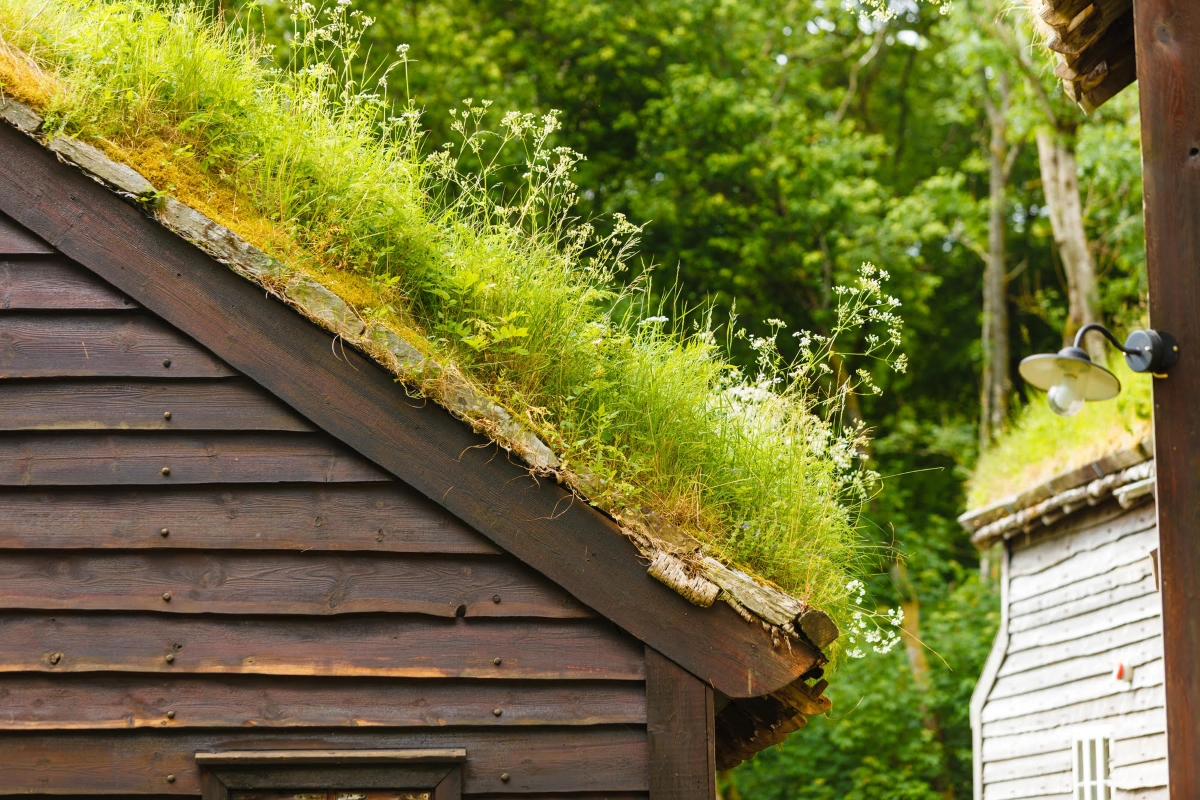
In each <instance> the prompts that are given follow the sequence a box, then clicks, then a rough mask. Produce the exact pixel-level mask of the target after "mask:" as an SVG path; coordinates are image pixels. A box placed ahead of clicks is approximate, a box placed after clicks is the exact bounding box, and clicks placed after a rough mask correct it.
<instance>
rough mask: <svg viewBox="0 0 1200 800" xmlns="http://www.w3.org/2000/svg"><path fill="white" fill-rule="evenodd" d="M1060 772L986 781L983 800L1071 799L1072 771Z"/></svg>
mask: <svg viewBox="0 0 1200 800" xmlns="http://www.w3.org/2000/svg"><path fill="white" fill-rule="evenodd" d="M1069 769H1070V768H1069V766H1068V771H1067V772H1060V773H1058V774H1057V775H1039V776H1038V777H1036V778H1018V779H1017V780H1014V781H1003V782H1001V783H985V784H984V785H983V800H1025V798H1030V797H1036V798H1039V800H1042V799H1043V798H1055V800H1057V798H1060V797H1061V798H1062V800H1070V797H1071V773H1070V771H1069Z"/></svg>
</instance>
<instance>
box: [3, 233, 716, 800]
mask: <svg viewBox="0 0 1200 800" xmlns="http://www.w3.org/2000/svg"><path fill="white" fill-rule="evenodd" d="M645 676H646V658H645V653H644V650H643V647H642V645H641V644H640V643H638V642H637V641H636V640H635V639H633V638H632V637H630V636H628V635H626V634H625V633H623V632H621V631H620V630H618V629H617V628H615V627H614V626H613V625H612V624H611V623H610V622H608V621H607V620H605V619H603V618H600V617H598V616H596V615H595V614H594V613H593V612H591V611H590V610H589V609H587V608H585V607H584V606H582V605H581V604H579V603H578V602H577V601H575V600H574V599H573V598H572V597H570V596H569V595H567V594H566V593H565V592H564V591H563V590H562V589H560V588H559V587H557V586H556V585H554V584H553V583H551V582H550V581H547V580H545V579H544V578H542V577H541V576H539V575H537V574H536V573H534V572H533V571H531V570H530V569H528V568H526V567H525V566H523V565H522V564H520V563H519V562H518V561H516V560H515V559H513V558H512V557H510V556H508V555H506V554H504V553H502V552H501V551H499V550H498V549H497V548H496V547H495V545H493V544H491V543H490V542H489V541H488V540H487V539H485V538H483V537H482V536H480V535H479V534H477V533H476V532H475V531H473V530H471V529H469V528H468V527H466V526H465V525H464V524H463V523H461V522H459V521H458V520H456V519H455V518H453V517H451V516H449V515H448V514H447V513H445V512H444V511H443V510H442V509H440V508H439V507H438V506H436V505H435V504H433V503H431V502H429V501H428V500H425V499H424V498H422V497H421V496H419V495H418V494H417V493H416V492H414V491H412V490H410V489H408V488H407V487H406V486H404V485H403V484H401V483H399V482H397V481H395V480H393V479H391V478H390V476H389V475H388V474H387V473H385V472H384V471H382V470H381V469H379V468H377V467H376V466H374V465H373V464H371V463H370V462H368V461H366V460H364V459H363V458H361V457H360V456H358V455H357V454H356V453H354V452H352V451H350V450H348V449H347V448H345V447H344V446H341V445H339V444H338V443H337V442H336V441H334V440H333V439H332V438H330V437H329V436H327V435H325V434H323V433H322V432H320V431H317V430H315V429H314V427H313V426H312V425H310V424H309V423H308V422H307V421H306V420H304V419H303V418H301V417H299V416H298V415H296V414H295V413H293V412H292V411H290V410H289V409H288V408H287V407H285V406H284V405H282V404H281V403H279V402H277V401H276V400H275V399H273V398H272V397H271V396H269V395H267V394H266V393H265V392H263V391H262V390H261V389H260V388H258V387H257V386H255V385H254V384H253V383H251V382H250V381H248V380H246V379H245V378H243V377H241V376H239V375H238V374H237V373H236V372H235V371H234V370H232V369H231V368H230V367H228V366H227V365H226V364H224V363H222V362H221V361H220V360H219V359H217V358H216V357H214V356H213V355H212V354H210V353H209V352H207V351H206V350H204V349H203V348H202V347H199V346H198V345H197V344H195V343H194V342H192V341H190V340H189V339H188V338H187V337H185V336H183V335H182V334H180V333H179V332H178V331H176V330H175V329H173V328H171V327H170V326H169V325H167V324H165V323H164V322H162V321H161V320H159V319H157V318H155V317H154V316H153V315H151V314H149V313H146V312H145V311H144V310H142V309H139V308H138V307H137V306H136V304H134V303H133V302H131V301H130V300H129V299H128V298H125V297H123V296H121V295H120V294H119V293H118V292H116V291H115V290H113V289H112V288H111V287H109V286H107V285H106V284H104V283H103V282H101V281H100V280H98V279H97V278H96V277H95V276H94V275H92V274H91V273H90V272H88V271H87V270H86V269H84V268H83V267H81V266H79V265H77V264H73V263H71V262H69V261H68V260H66V259H65V258H63V257H62V256H60V255H58V254H56V253H55V252H54V251H53V249H52V248H50V247H49V246H47V245H46V244H45V243H43V242H42V241H40V240H38V239H37V238H36V237H33V236H32V235H31V234H29V233H28V232H26V231H24V230H22V229H20V228H18V227H17V226H16V225H15V223H13V222H12V221H11V220H8V219H7V218H5V217H0V795H6V794H7V795H21V794H50V795H110V796H112V795H119V796H133V795H139V794H140V795H148V796H151V795H159V796H164V795H197V794H199V792H200V776H199V772H198V770H197V768H196V766H195V762H194V755H195V753H196V752H198V751H213V750H246V749H266V748H279V749H283V748H305V747H330V748H340V749H347V748H451V747H463V748H466V750H467V753H468V759H467V762H466V764H465V765H464V769H463V792H464V793H465V794H481V793H486V794H490V795H520V794H523V793H530V792H538V793H551V795H553V796H559V795H563V794H570V793H578V792H589V793H593V795H578V797H580V798H583V797H590V796H595V797H597V798H598V797H601V796H603V797H622V796H627V797H633V796H645V793H646V792H647V790H648V787H649V785H650V780H651V779H650V776H649V769H648V765H647V760H648V753H649V745H648V741H647V731H646V718H647V713H646V687H645ZM693 680H694V679H693ZM348 788H352V787H348ZM551 795H544V796H551Z"/></svg>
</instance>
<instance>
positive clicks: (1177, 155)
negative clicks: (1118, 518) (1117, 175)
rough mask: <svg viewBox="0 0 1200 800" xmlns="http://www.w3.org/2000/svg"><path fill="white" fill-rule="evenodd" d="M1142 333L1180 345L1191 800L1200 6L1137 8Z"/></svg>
mask: <svg viewBox="0 0 1200 800" xmlns="http://www.w3.org/2000/svg"><path fill="white" fill-rule="evenodd" d="M1134 27H1135V41H1136V46H1137V73H1138V83H1139V89H1140V95H1141V120H1142V170H1143V174H1144V180H1145V220H1146V268H1147V273H1148V277H1149V284H1150V324H1151V326H1152V327H1154V328H1156V329H1158V330H1165V331H1168V332H1170V333H1171V334H1173V335H1174V336H1175V337H1176V339H1178V341H1179V349H1180V352H1179V362H1178V363H1177V364H1176V365H1175V366H1174V367H1172V368H1171V373H1170V376H1169V377H1167V378H1165V379H1155V381H1154V441H1155V457H1156V459H1157V471H1158V535H1159V556H1160V565H1161V577H1162V604H1163V651H1164V656H1165V671H1166V692H1167V752H1168V767H1169V770H1170V792H1171V798H1172V800H1194V798H1197V797H1200V667H1198V666H1197V665H1200V580H1198V578H1200V413H1198V412H1197V404H1198V403H1200V3H1197V2H1196V0H1136V2H1135V3H1134Z"/></svg>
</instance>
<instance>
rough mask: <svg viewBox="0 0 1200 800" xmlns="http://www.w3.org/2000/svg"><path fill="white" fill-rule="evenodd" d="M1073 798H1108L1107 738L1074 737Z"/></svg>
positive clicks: (1085, 799) (1077, 799)
mask: <svg viewBox="0 0 1200 800" xmlns="http://www.w3.org/2000/svg"><path fill="white" fill-rule="evenodd" d="M1073 756H1074V757H1073V758H1072V762H1073V767H1072V769H1073V772H1074V778H1075V780H1074V783H1075V792H1074V793H1073V794H1072V797H1074V798H1075V800H1110V798H1111V797H1112V787H1111V786H1110V784H1109V780H1108V739H1076V740H1075V749H1074V753H1073Z"/></svg>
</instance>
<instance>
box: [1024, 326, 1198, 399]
mask: <svg viewBox="0 0 1200 800" xmlns="http://www.w3.org/2000/svg"><path fill="white" fill-rule="evenodd" d="M1088 331H1099V332H1100V333H1102V334H1104V337H1105V338H1106V339H1108V340H1109V341H1110V342H1112V343H1113V347H1115V348H1117V349H1118V350H1120V351H1121V352H1122V353H1124V354H1125V363H1126V364H1128V365H1129V368H1130V369H1131V370H1133V371H1134V372H1149V373H1151V374H1152V375H1154V376H1155V377H1157V378H1163V377H1166V371H1167V370H1168V369H1170V368H1171V365H1172V364H1174V363H1175V362H1176V361H1178V360H1179V345H1177V344H1176V343H1175V337H1173V336H1172V335H1171V334H1169V333H1166V332H1160V331H1133V332H1132V333H1130V334H1129V338H1127V339H1126V340H1125V345H1124V346H1122V345H1121V343H1120V342H1118V341H1117V337H1115V336H1113V335H1112V333H1111V332H1110V331H1109V330H1108V328H1106V327H1104V326H1103V325H1099V324H1097V323H1094V322H1093V323H1091V324H1090V325H1084V326H1083V327H1082V328H1080V329H1079V332H1078V333H1076V334H1075V344H1073V345H1071V346H1070V347H1064V348H1063V349H1062V350H1059V351H1058V352H1057V353H1038V354H1037V355H1034V356H1028V357H1027V358H1024V359H1022V360H1021V366H1020V367H1019V369H1018V371H1019V372H1020V373H1021V377H1022V378H1024V379H1025V382H1026V383H1028V384H1029V385H1030V386H1033V387H1034V388H1037V389H1041V390H1042V391H1044V392H1045V393H1046V400H1047V401H1048V402H1049V403H1050V410H1051V411H1053V412H1054V413H1055V414H1058V415H1059V416H1062V417H1071V416H1074V415H1076V414H1078V413H1079V411H1080V409H1082V408H1083V404H1084V403H1085V402H1086V401H1088V400H1093V401H1094V400H1110V399H1112V398H1114V397H1116V396H1117V394H1118V393H1119V392H1120V391H1121V382H1120V381H1118V380H1117V376H1116V375H1113V374H1112V373H1111V372H1109V371H1108V370H1107V369H1105V368H1104V367H1102V366H1100V365H1099V364H1096V363H1093V362H1092V359H1091V358H1090V357H1089V356H1088V354H1087V351H1086V350H1084V349H1083V348H1082V347H1081V346H1080V345H1082V344H1083V337H1084V334H1086V333H1087V332H1088Z"/></svg>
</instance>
